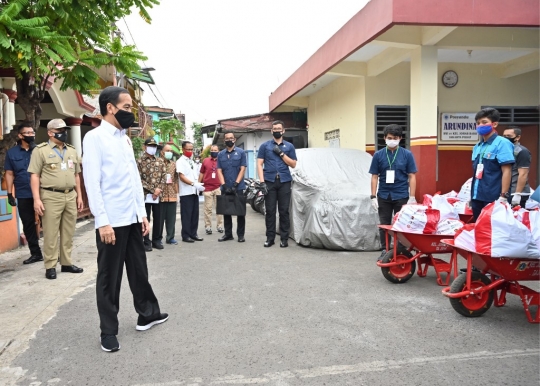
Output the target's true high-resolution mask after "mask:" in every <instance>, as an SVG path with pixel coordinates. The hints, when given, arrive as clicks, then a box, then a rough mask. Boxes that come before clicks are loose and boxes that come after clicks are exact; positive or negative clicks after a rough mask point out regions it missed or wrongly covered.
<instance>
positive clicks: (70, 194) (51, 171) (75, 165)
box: [28, 141, 81, 269]
mask: <svg viewBox="0 0 540 386" xmlns="http://www.w3.org/2000/svg"><path fill="white" fill-rule="evenodd" d="M28 172H29V173H32V174H37V175H38V176H39V180H40V189H39V195H40V198H41V201H42V202H43V206H44V208H45V210H44V211H43V216H42V225H43V259H44V262H45V269H49V268H55V267H56V264H57V262H58V249H59V247H58V233H59V232H60V264H61V265H65V266H71V265H73V263H72V262H71V251H72V250H73V235H74V233H75V223H76V221H77V192H76V191H75V185H76V182H75V177H76V175H77V174H78V173H80V172H81V159H80V157H79V156H78V155H77V151H76V150H75V148H74V147H73V146H72V145H69V144H67V143H66V144H64V148H63V150H60V149H59V148H58V146H57V145H56V144H55V143H53V142H50V141H49V142H44V143H41V144H39V145H37V146H36V148H35V149H34V151H33V152H32V157H31V158H30V166H29V167H28ZM53 190H54V191H53ZM36 198H37V197H34V199H36Z"/></svg>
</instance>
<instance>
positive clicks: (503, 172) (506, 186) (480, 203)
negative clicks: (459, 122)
mask: <svg viewBox="0 0 540 386" xmlns="http://www.w3.org/2000/svg"><path fill="white" fill-rule="evenodd" d="M500 117H501V115H500V114H499V111H497V110H496V109H494V108H492V107H487V108H484V109H482V110H480V111H479V112H478V113H477V114H476V116H475V120H476V131H477V132H478V134H479V135H480V137H481V138H480V142H478V143H477V144H476V145H475V146H474V149H473V153H472V161H473V180H472V185H471V209H472V211H473V220H474V221H476V219H477V218H478V216H479V215H480V212H482V209H484V207H485V206H486V205H488V204H489V203H491V202H493V201H495V200H498V201H500V202H504V203H507V202H508V198H509V196H510V195H509V193H508V192H509V191H510V182H511V179H512V164H513V163H514V162H515V159H514V145H513V144H512V143H511V142H510V141H508V140H507V139H506V138H504V137H501V136H499V135H497V131H496V128H497V126H498V125H499V119H500Z"/></svg>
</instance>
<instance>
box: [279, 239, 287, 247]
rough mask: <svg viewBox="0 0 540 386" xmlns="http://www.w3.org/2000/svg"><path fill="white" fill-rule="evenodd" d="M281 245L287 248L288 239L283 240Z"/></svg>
mask: <svg viewBox="0 0 540 386" xmlns="http://www.w3.org/2000/svg"><path fill="white" fill-rule="evenodd" d="M279 246H280V247H281V248H287V247H288V246H289V242H288V241H287V240H281V242H280V243H279Z"/></svg>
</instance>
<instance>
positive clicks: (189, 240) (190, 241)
mask: <svg viewBox="0 0 540 386" xmlns="http://www.w3.org/2000/svg"><path fill="white" fill-rule="evenodd" d="M182 241H183V242H184V243H194V242H195V240H193V239H182Z"/></svg>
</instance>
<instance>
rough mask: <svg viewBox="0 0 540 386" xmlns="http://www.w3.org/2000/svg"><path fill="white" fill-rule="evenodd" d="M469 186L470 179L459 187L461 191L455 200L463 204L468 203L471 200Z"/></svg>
mask: <svg viewBox="0 0 540 386" xmlns="http://www.w3.org/2000/svg"><path fill="white" fill-rule="evenodd" d="M471 186H472V177H471V178H469V179H468V180H467V181H465V183H464V184H463V186H461V190H460V191H459V193H458V195H457V198H458V199H459V201H463V202H469V201H470V200H471Z"/></svg>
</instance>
